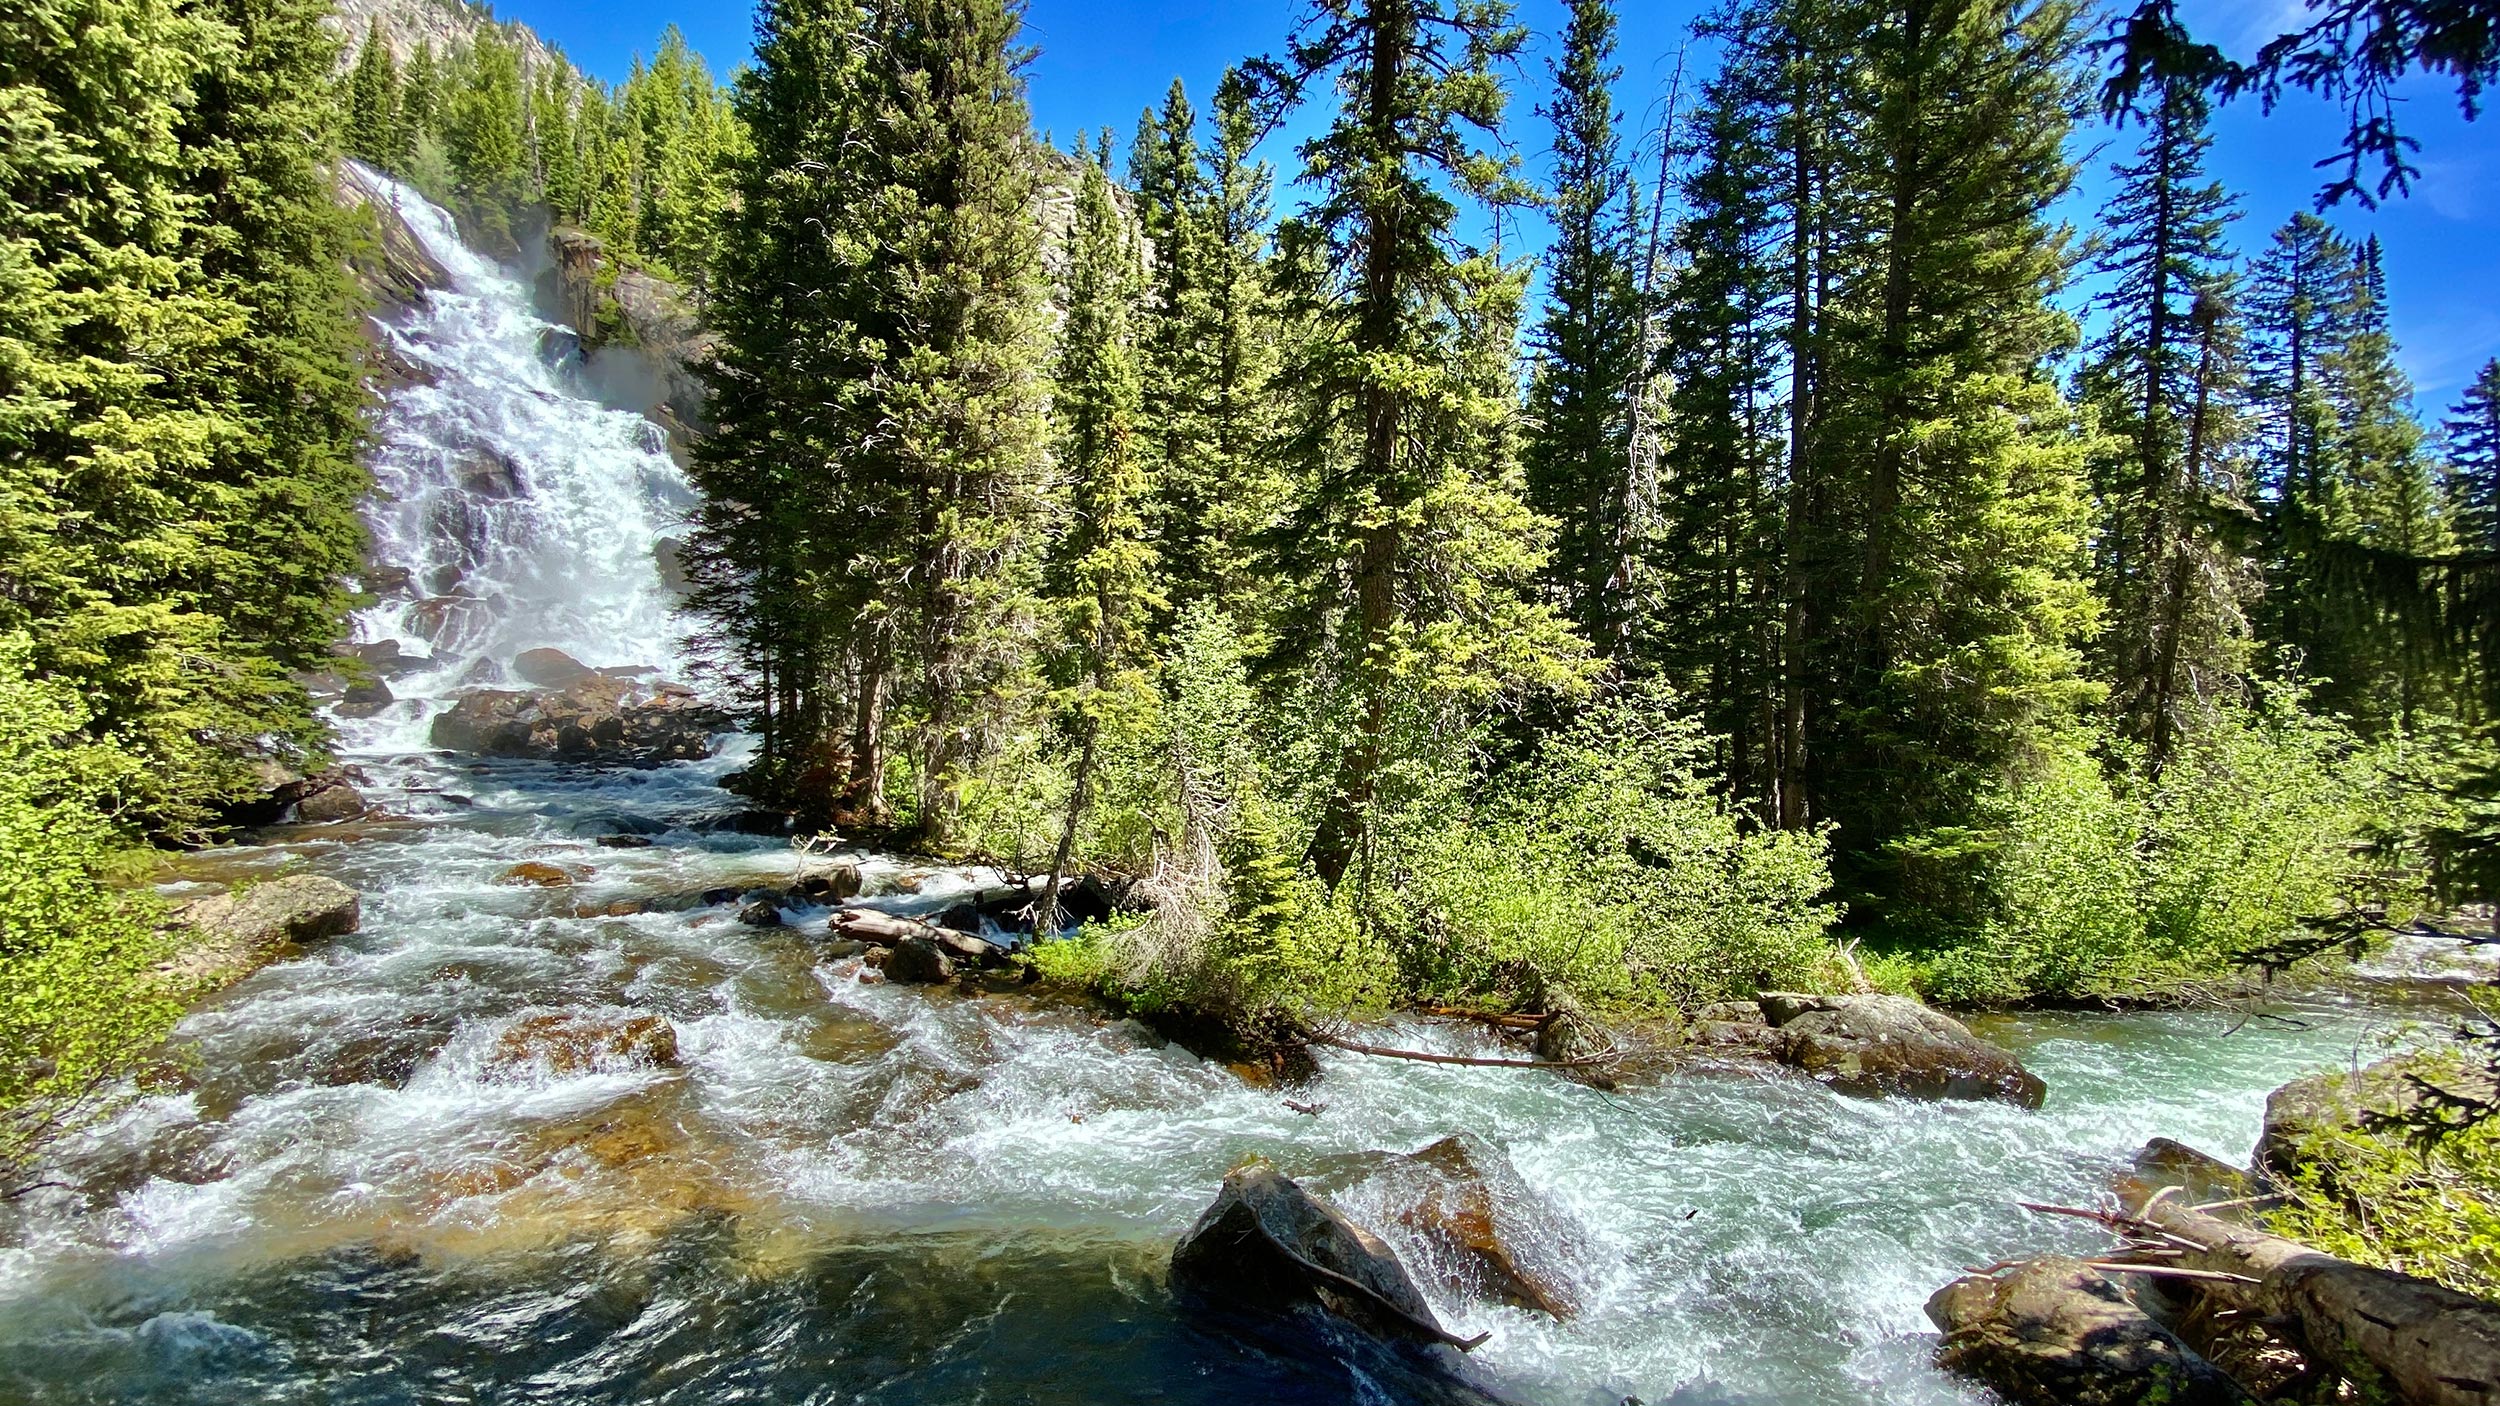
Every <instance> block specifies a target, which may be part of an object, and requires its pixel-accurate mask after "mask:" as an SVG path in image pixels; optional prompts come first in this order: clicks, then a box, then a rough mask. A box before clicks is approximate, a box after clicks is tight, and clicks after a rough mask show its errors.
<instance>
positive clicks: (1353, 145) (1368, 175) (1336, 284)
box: [1260, 0, 1576, 886]
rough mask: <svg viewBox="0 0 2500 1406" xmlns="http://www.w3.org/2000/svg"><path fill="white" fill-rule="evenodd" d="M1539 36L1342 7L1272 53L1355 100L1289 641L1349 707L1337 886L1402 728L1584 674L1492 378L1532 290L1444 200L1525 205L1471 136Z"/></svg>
mask: <svg viewBox="0 0 2500 1406" xmlns="http://www.w3.org/2000/svg"><path fill="white" fill-rule="evenodd" d="M1523 40H1524V32H1523V31H1521V30H1519V29H1517V28H1515V27H1514V26H1513V25H1512V24H1511V22H1510V12H1509V7H1508V6H1507V5H1503V4H1499V3H1476V0H1328V3H1325V4H1323V5H1321V6H1319V7H1318V9H1317V11H1316V12H1315V13H1314V15H1313V16H1312V18H1311V19H1310V20H1309V21H1308V22H1307V23H1306V24H1305V26H1304V27H1303V29H1302V30H1301V31H1300V32H1299V33H1298V34H1296V35H1295V37H1294V40H1293V43H1292V45H1291V48H1290V51H1289V57H1288V59H1287V61H1285V62H1283V63H1277V62H1273V61H1263V62H1262V63H1261V65H1260V72H1261V73H1262V74H1263V75H1264V76H1265V78H1266V80H1267V82H1268V84H1269V87H1270V91H1272V92H1277V93H1281V94H1285V95H1299V94H1300V93H1301V92H1302V91H1303V90H1304V88H1305V87H1306V85H1308V84H1310V83H1312V82H1313V81H1315V80H1318V79H1321V78H1323V77H1325V78H1331V79H1333V80H1334V87H1335V91H1336V92H1337V93H1338V94H1340V105H1339V108H1338V111H1337V113H1336V116H1335V118H1334V119H1333V120H1332V121H1331V123H1330V125H1329V126H1328V128H1327V130H1325V131H1324V132H1322V133H1321V134H1319V135H1318V136H1315V137H1313V138H1311V139H1310V140H1309V141H1308V142H1306V143H1305V144H1304V145H1303V148H1302V153H1303V158H1304V163H1305V168H1304V172H1305V179H1306V180H1307V181H1308V182H1309V183H1310V184H1311V186H1312V187H1313V189H1314V192H1315V195H1314V199H1313V202H1312V204H1311V206H1310V207H1309V209H1308V210H1307V212H1306V214H1305V216H1304V219H1305V222H1306V227H1307V229H1308V230H1309V233H1310V237H1311V238H1312V239H1313V240H1314V242H1315V243H1316V244H1317V245H1318V246H1319V249H1320V250H1321V251H1322V252H1323V253H1324V255H1325V259H1326V273H1327V275H1328V277H1329V281H1328V283H1327V285H1326V286H1324V287H1320V288H1315V289H1306V290H1304V292H1305V296H1306V297H1309V298H1311V299H1312V300H1313V303H1314V307H1315V316H1316V320H1317V326H1316V330H1315V332H1314V334H1313V335H1312V336H1311V337H1310V339H1309V340H1308V341H1307V342H1306V343H1305V344H1304V345H1302V346H1301V347H1298V348H1297V349H1296V351H1295V354H1294V359H1293V362H1292V364H1291V365H1290V366H1289V367H1288V368H1287V370H1286V372H1285V376H1284V379H1285V381H1286V383H1287V384H1290V385H1292V386H1294V387H1295V388H1296V391H1297V393H1298V394H1297V399H1298V400H1299V402H1300V404H1299V406H1298V415H1297V423H1296V426H1295V430H1294V435H1293V444H1292V447H1291V452H1292V453H1293V454H1294V456H1295V458H1296V460H1297V470H1298V473H1299V475H1300V478H1301V482H1300V484H1299V495H1300V496H1299V501H1298V502H1297V503H1296V505H1295V508H1294V511H1293V513H1292V515H1291V517H1290V519H1289V521H1288V522H1287V523H1286V524H1285V526H1284V528H1283V529H1282V531H1281V532H1280V534H1279V536H1280V539H1281V540H1282V541H1284V542H1285V543H1287V544H1289V545H1288V546H1287V548H1286V551H1285V553H1284V555H1283V558H1282V562H1283V564H1284V565H1285V566H1286V569H1287V570H1288V571H1289V572H1290V573H1291V575H1292V577H1293V579H1294V581H1295V583H1296V585H1297V586H1298V588H1299V590H1298V594H1297V599H1296V600H1295V601H1294V602H1293V605H1294V607H1295V608H1294V610H1293V611H1292V612H1291V615H1292V618H1293V619H1294V620H1295V621H1297V622H1298V623H1297V625H1296V626H1294V627H1292V628H1289V629H1288V631H1287V636H1286V637H1288V638H1290V639H1291V640H1292V641H1293V645H1292V648H1293V649H1294V651H1295V652H1296V654H1297V655H1299V656H1301V657H1303V658H1307V659H1310V660H1311V663H1312V666H1313V682H1314V684H1315V685H1316V686H1317V687H1318V688H1319V689H1320V690H1321V692H1322V694H1323V695H1324V697H1325V700H1326V701H1325V704H1324V707H1325V709H1326V711H1327V713H1328V714H1330V715H1332V716H1334V717H1335V718H1338V719H1342V724H1341V726H1340V727H1339V729H1338V731H1337V734H1336V736H1335V737H1334V738H1333V739H1332V743H1331V750H1332V753H1333V755H1332V756H1331V757H1330V759H1329V760H1328V762H1327V763H1325V766H1326V774H1325V775H1324V776H1323V777H1322V778H1321V780H1320V783H1319V784H1320V786H1321V788H1322V790H1323V792H1324V795H1325V799H1324V801H1323V802H1322V803H1321V806H1320V811H1319V818H1318V823H1317V826H1316V829H1315V831H1314V833H1313V835H1312V837H1311V840H1310V846H1309V858H1310V862H1311V864H1312V866H1313V868H1314V869H1315V870H1316V871H1317V872H1318V874H1319V876H1320V877H1321V878H1322V879H1323V880H1324V881H1326V882H1327V883H1328V884H1330V885H1332V886H1334V885H1336V884H1338V883H1339V882H1340V881H1342V880H1343V879H1344V878H1345V877H1347V875H1348V874H1349V873H1354V872H1357V870H1358V865H1361V866H1362V869H1361V872H1364V873H1368V872H1369V866H1368V865H1367V864H1365V863H1364V861H1367V860H1368V859H1370V858H1372V857H1373V856H1372V855H1371V852H1370V841H1371V840H1372V838H1373V837H1374V835H1375V832H1376V827H1377V822H1378V820H1379V819H1380V813H1379V807H1380V805H1381V803H1382V801H1383V799H1384V798H1383V795H1382V792H1381V782H1382V779H1383V776H1384V773H1385V772H1386V771H1387V769H1388V768H1389V767H1390V766H1391V765H1392V763H1393V762H1394V760H1395V757H1394V755H1393V751H1392V749H1393V747H1395V746H1397V745H1398V741H1399V738H1398V734H1399V732H1400V730H1401V728H1409V729H1411V728H1415V727H1418V726H1423V725H1424V719H1425V718H1427V717H1428V716H1429V710H1431V709H1433V708H1436V707H1441V706H1446V705H1447V704H1448V703H1449V702H1450V701H1452V700H1454V699H1462V698H1467V697H1470V696H1473V697H1482V696H1484V695H1487V694H1491V693H1493V692H1496V691H1498V690H1501V689H1504V688H1509V687H1515V686H1519V685H1522V684H1527V683H1546V684H1559V683H1563V682H1566V681H1568V680H1569V679H1571V678H1572V677H1573V670H1572V666H1571V664H1570V662H1569V661H1570V660H1571V657H1572V655H1573V654H1574V653H1575V652H1576V651H1575V649H1574V648H1573V646H1574V645H1575V644H1576V642H1575V641H1572V640H1571V639H1570V637H1569V635H1568V633H1567V630H1566V628H1565V627H1564V626H1563V625H1562V622H1561V621H1560V620H1559V618H1558V617H1556V616H1554V615H1553V614H1552V613H1551V612H1550V611H1548V610H1547V609H1545V608H1544V607H1542V606H1540V605H1537V604H1534V603H1532V602H1530V601H1529V600H1528V599H1526V598H1525V597H1524V596H1523V595H1522V594H1521V587H1522V586H1523V585H1524V583H1525V581H1524V578H1525V576H1526V574H1527V573H1530V572H1533V571H1535V570H1536V569H1538V568H1539V567H1541V565H1542V563H1543V557H1544V553H1543V550H1542V542H1541V540H1540V538H1541V534H1540V533H1539V532H1538V530H1537V529H1536V527H1535V525H1534V524H1535V519H1534V518H1533V517H1532V516H1531V515H1530V514H1528V512H1527V511H1526V509H1525V507H1524V505H1523V504H1522V503H1521V502H1520V501H1519V498H1518V496H1517V495H1518V493H1519V484H1518V479H1517V468H1516V465H1515V463H1513V462H1511V461H1510V459H1509V456H1510V454H1511V453H1512V452H1514V450H1515V428H1514V425H1515V419H1516V409H1515V404H1514V401H1513V397H1512V394H1511V392H1510V389H1509V386H1508V384H1507V380H1508V368H1507V365H1503V366H1500V367H1496V368H1494V369H1493V372H1492V374H1490V375H1488V374H1487V368H1486V363H1485V360H1484V358H1485V357H1487V356H1488V355H1490V354H1492V353H1493V351H1494V350H1496V349H1503V348H1507V347H1508V346H1509V345H1510V340H1509V339H1510V337H1511V336H1512V335H1513V332H1514V330H1515V328H1516V326H1517V322H1516V316H1517V302H1516V298H1517V281H1516V280H1515V279H1513V278H1511V277H1510V276H1509V275H1507V274H1505V273H1503V272H1501V271H1500V270H1499V269H1498V267H1497V266H1496V264H1495V263H1494V261H1493V260H1491V259H1490V258H1489V257H1488V256H1486V255H1483V254H1481V253H1478V252H1475V251H1473V250H1469V249H1466V248H1464V247H1463V246H1462V245H1461V243H1460V241H1459V238H1458V235H1457V221H1458V209H1457V206H1456V205H1455V204H1454V203H1453V201H1452V199H1451V196H1450V194H1448V193H1445V190H1447V191H1452V192H1456V193H1459V194H1464V195H1467V196H1470V197H1472V198H1475V199H1478V200H1482V201H1488V202H1493V203H1497V204H1498V203H1507V202H1511V201H1515V200H1517V199H1518V198H1519V196H1520V194H1521V187H1520V185H1519V182H1518V180H1517V178H1516V177H1515V176H1514V175H1513V174H1512V172H1511V170H1510V169H1509V167H1508V165H1507V164H1506V163H1504V162H1503V161H1502V160H1501V159H1500V158H1498V157H1496V156H1494V155H1493V154H1491V153H1490V152H1488V151H1486V150H1485V149H1483V148H1482V147H1480V146H1478V145H1477V144H1476V141H1475V140H1474V139H1473V138H1471V137H1470V135H1469V133H1470V132H1471V131H1472V132H1475V133H1482V134H1487V135H1491V134H1494V133H1497V132H1498V130H1499V127H1500V123H1501V117H1502V108H1503V105H1504V101H1505V95H1504V93H1503V90H1502V86H1501V83H1500V81H1499V80H1498V78H1497V77H1496V76H1495V74H1494V72H1493V67H1494V65H1495V64H1497V63H1499V62H1501V61H1503V60H1505V59H1507V58H1509V57H1510V56H1512V55H1514V54H1516V53H1517V52H1518V49H1519V46H1520V44H1521V43H1522V42H1523ZM1502 359H1503V360H1504V361H1506V360H1507V358H1506V355H1505V356H1504V357H1503V358H1502ZM1428 730H1429V729H1427V731H1428Z"/></svg>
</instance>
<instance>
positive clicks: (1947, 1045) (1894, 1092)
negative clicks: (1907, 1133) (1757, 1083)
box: [1760, 991, 2048, 1108]
mask: <svg viewBox="0 0 2500 1406" xmlns="http://www.w3.org/2000/svg"><path fill="white" fill-rule="evenodd" d="M1760 1005H1761V1008H1762V1015H1763V1019H1764V1020H1765V1021H1766V1022H1767V1023H1769V1025H1770V1026H1771V1027H1772V1035H1771V1039H1770V1043H1769V1051H1770V1054H1771V1056H1772V1057H1773V1058H1775V1059H1777V1060H1779V1061H1780V1062H1781V1063H1783V1064H1786V1065H1789V1066H1791V1067H1792V1068H1795V1069H1799V1070H1802V1071H1804V1072H1805V1073H1807V1074H1810V1075H1812V1076H1813V1077H1815V1078H1816V1079H1819V1080H1821V1081H1822V1082H1823V1083H1825V1084H1828V1085H1830V1086H1831V1087H1832V1088H1834V1089H1836V1090H1838V1091H1840V1092H1841V1093H1845V1094H1856V1095H1859V1096H1861V1097H1870V1098H1871V1097H1883V1096H1894V1097H1908V1098H1955V1099H2001V1100H2003V1101H2005V1102H2007V1103H2014V1104H2020V1105H2021V1106H2023V1107H2025V1108H2038V1107H2039V1106H2040V1105H2041V1103H2042V1102H2043V1101H2044V1100H2045V1099H2046V1098H2047V1097H2048V1085H2046V1084H2044V1083H2042V1082H2041V1081H2040V1079H2039V1077H2038V1076H2037V1075H2034V1074H2033V1073H2032V1072H2031V1071H2030V1070H2027V1069H2025V1068H2023V1067H2022V1064H2021V1063H2020V1062H2019V1061H2017V1060H2016V1059H2015V1058H2014V1057H2013V1056H2012V1055H2010V1054H2007V1053H2006V1052H2005V1051H2004V1050H2001V1049H1999V1048H1997V1047H1996V1046H1995V1045H1992V1044H1989V1043H1988V1042H1987V1041H1985V1040H1982V1039H1980V1038H1979V1037H1978V1036H1976V1035H1973V1034H1972V1033H1971V1032H1970V1028H1969V1027H1968V1026H1965V1025H1964V1024H1962V1023H1961V1022H1960V1021H1958V1020H1955V1019H1953V1018H1952V1017H1951V1016H1948V1015H1945V1014H1944V1013H1942V1012H1940V1011H1935V1010H1931V1009H1929V1008H1928V1007H1926V1006H1923V1005H1920V1004H1919V1003H1918V1002H1916V1001H1913V1000H1911V999H1909V998H1908V997H1906V996H1877V995H1852V996H1817V995H1806V994H1802V993H1797V992H1786V991H1777V992H1765V993H1764V994H1763V995H1762V997H1761V999H1760Z"/></svg>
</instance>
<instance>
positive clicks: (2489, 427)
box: [2447, 358, 2500, 554]
mask: <svg viewBox="0 0 2500 1406" xmlns="http://www.w3.org/2000/svg"><path fill="white" fill-rule="evenodd" d="M2447 431H2448V481H2449V487H2448V500H2449V502H2450V503H2451V504H2453V505H2454V507H2453V508H2452V514H2453V521H2454V523H2455V527H2456V534H2457V539H2458V541H2459V543H2460V544H2461V545H2462V546H2464V547H2465V549H2466V550H2468V551H2475V552H2490V553H2494V554H2500V358H2495V359H2493V360H2491V361H2486V362H2484V363H2483V369H2482V373H2481V374H2480V375H2478V376H2476V377H2475V378H2474V384H2472V385H2470V386H2468V387H2466V388H2465V395H2464V397H2463V398H2462V399H2460V400H2458V402H2457V405H2456V409H2454V410H2452V411H2450V412H2449V416H2448V424H2447Z"/></svg>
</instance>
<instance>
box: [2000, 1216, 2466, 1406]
mask: <svg viewBox="0 0 2500 1406" xmlns="http://www.w3.org/2000/svg"><path fill="white" fill-rule="evenodd" d="M2041 1209H2064V1208H2041ZM2097 1219H2100V1220H2101V1221H2102V1222H2103V1223H2104V1224H2106V1225H2108V1226H2109V1227H2110V1228H2111V1229H2113V1230H2116V1231H2118V1232H2119V1233H2121V1234H2123V1235H2128V1236H2131V1237H2134V1238H2138V1239H2149V1240H2158V1241H2160V1242H2161V1243H2162V1244H2165V1245H2168V1246H2173V1247H2177V1248H2178V1249H2180V1250H2181V1251H2183V1253H2182V1254H2181V1255H2180V1256H2179V1257H2178V1259H2177V1264H2178V1265H2179V1266H2180V1267H2181V1268H2186V1269H2202V1270H2211V1271H2215V1272H2218V1273H2222V1274H2228V1275H2231V1276H2234V1277H2233V1278H2232V1279H2228V1280H2213V1281H2205V1282H2201V1283H2199V1284H2198V1285H2197V1290H2198V1292H2199V1293H2200V1294H2202V1295H2204V1296H2206V1297H2207V1298H2208V1299H2209V1300H2210V1301H2211V1302H2212V1303H2213V1304H2215V1305H2216V1306H2217V1307H2220V1308H2224V1309H2237V1310H2241V1311H2243V1312H2248V1313H2255V1314H2258V1315H2262V1316H2264V1317H2267V1318H2270V1319H2273V1320H2276V1321H2279V1322H2283V1323H2286V1324H2288V1325H2290V1326H2291V1327H2292V1328H2294V1329H2295V1330H2296V1332H2297V1339H2298V1340H2297V1342H2296V1344H2295V1345H2296V1346H2298V1347H2300V1348H2301V1349H2302V1350H2303V1351H2304V1352H2306V1353H2307V1354H2308V1355H2309V1357H2310V1359H2311V1360H2312V1362H2313V1363H2315V1364H2318V1365H2321V1366H2324V1367H2326V1368H2328V1369H2330V1370H2332V1371H2335V1372H2339V1373H2341V1374H2343V1375H2344V1376H2346V1377H2348V1378H2351V1379H2353V1380H2355V1381H2361V1382H2371V1381H2377V1382H2383V1383H2385V1384H2386V1385H2387V1386H2388V1387H2389V1388H2391V1389H2392V1390H2393V1392H2394V1394H2395V1396H2396V1397H2397V1398H2398V1399H2399V1400H2402V1401H2405V1402H2409V1403H2412V1406H2491V1403H2492V1402H2493V1401H2494V1400H2495V1399H2500V1304H2494V1303H2490V1302H2488V1301H2485V1300H2483V1299H2478V1298H2475V1297H2473V1296H2472V1295H2470V1294H2463V1293H2459V1292H2457V1291H2456V1290H2454V1289H2450V1288H2447V1287H2445V1286H2444V1285H2440V1284H2435V1283H2432V1282H2431V1281H2430V1280H2427V1279H2420V1278H2416V1277H2415V1276H2413V1275H2410V1274H2402V1273H2398V1272H2397V1271H2395V1270H2391V1269H2375V1268H2372V1267H2370V1266H2368V1265H2362V1264H2355V1263H2353V1262H2352V1261H2350V1260H2344V1259H2338V1258H2336V1257H2335V1256H2333V1255H2329V1254H2324V1253H2321V1252H2320V1251H2317V1250H2314V1249H2311V1248H2310V1247H2309V1246H2307V1245H2303V1244H2301V1243H2300V1242H2299V1241H2297V1240H2287V1239H2284V1238H2283V1237H2282V1236H2279V1235H2270V1234H2268V1233H2266V1232H2265V1231H2262V1230H2253V1229H2250V1228H2249V1227H2247V1226H2244V1225H2235V1224H2232V1223H2231V1222H2229V1221H2225V1220H2220V1219H2218V1218H2216V1217H2214V1216H2211V1215H2207V1214H2206V1213H2205V1212H2203V1211H2200V1210H2196V1209H2193V1208H2191V1207H2188V1206H2184V1205H2181V1204H2179V1203H2178V1201H2177V1199H2176V1198H2175V1197H2174V1196H2165V1195H2162V1194H2161V1193H2159V1192H2156V1193H2154V1194H2153V1195H2152V1196H2150V1197H2147V1198H2144V1199H2142V1200H2140V1201H2138V1202H2137V1203H2136V1204H2134V1205H2133V1206H2131V1207H2130V1208H2129V1209H2128V1210H2127V1211H2126V1212H2124V1213H2103V1214H2100V1215H2098V1216H2097Z"/></svg>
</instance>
